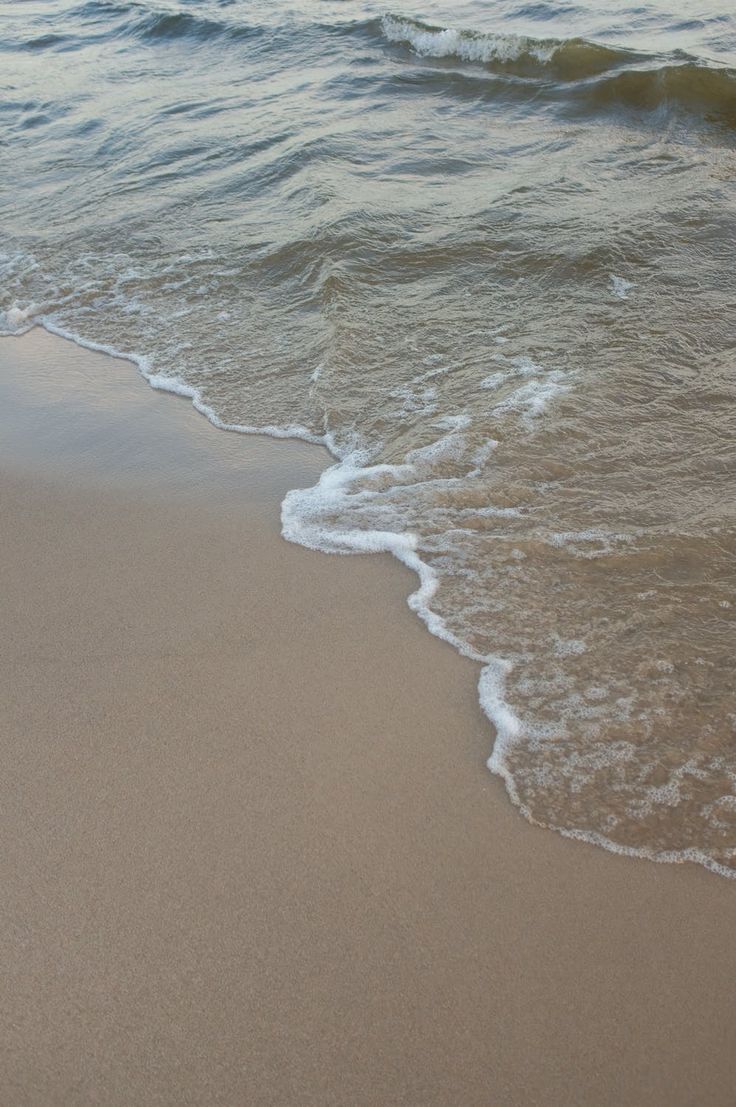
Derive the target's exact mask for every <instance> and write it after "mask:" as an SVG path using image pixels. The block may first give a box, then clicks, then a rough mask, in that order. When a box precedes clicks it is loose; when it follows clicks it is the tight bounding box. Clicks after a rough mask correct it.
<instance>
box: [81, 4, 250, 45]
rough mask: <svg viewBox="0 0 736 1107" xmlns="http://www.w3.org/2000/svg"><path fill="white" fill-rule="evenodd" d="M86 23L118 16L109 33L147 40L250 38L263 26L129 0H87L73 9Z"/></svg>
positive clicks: (210, 14) (113, 18) (107, 20)
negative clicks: (126, 0) (127, 0)
mask: <svg viewBox="0 0 736 1107" xmlns="http://www.w3.org/2000/svg"><path fill="white" fill-rule="evenodd" d="M69 14H70V15H71V16H73V17H75V18H77V19H79V20H80V21H81V22H82V23H88V22H93V23H97V22H100V21H102V20H104V21H106V23H107V24H108V25H109V21H110V20H111V19H112V20H116V21H117V22H116V24H114V25H113V26H108V27H107V28H106V29H107V31H108V33H109V34H111V35H116V36H119V35H120V34H121V33H122V34H125V35H129V36H130V37H132V38H136V39H138V40H143V41H147V40H150V41H166V40H176V39H180V38H191V39H195V40H197V41H202V42H204V41H208V40H210V39H216V38H220V37H227V38H248V37H251V36H252V35H254V34H258V33H259V30H260V28H258V27H255V26H252V25H251V24H248V23H246V22H244V21H243V20H235V19H227V18H222V17H220V16H214V15H213V14H212V13H209V14H204V13H202V12H197V11H172V10H171V9H170V8H161V7H152V6H151V5H150V4H143V3H140V2H136V0H129V2H128V3H125V2H122V3H121V2H120V0H87V2H86V3H84V4H80V5H79V6H78V7H76V8H75V9H73V11H72V12H70V13H69Z"/></svg>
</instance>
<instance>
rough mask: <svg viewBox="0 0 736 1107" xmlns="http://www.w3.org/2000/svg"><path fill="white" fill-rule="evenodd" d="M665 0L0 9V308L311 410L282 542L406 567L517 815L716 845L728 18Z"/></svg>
mask: <svg viewBox="0 0 736 1107" xmlns="http://www.w3.org/2000/svg"><path fill="white" fill-rule="evenodd" d="M678 7H679V5H676V4H675V3H674V0H667V2H666V0H657V2H649V3H646V4H643V5H638V6H630V5H627V4H624V3H613V2H604V0H600V2H595V0H587V3H586V4H581V5H577V4H563V3H561V2H560V3H544V2H542V3H529V4H515V3H511V2H508V0H507V2H503V3H493V4H490V3H480V2H478V0H475V2H467V3H464V2H460V3H452V4H451V3H445V4H442V3H437V2H432V0H426V2H425V3H424V4H423V6H422V8H421V9H416V8H411V9H408V8H406V9H403V8H399V7H396V8H394V9H393V10H392V11H389V10H388V9H387V8H386V7H384V6H383V5H380V4H376V3H365V4H360V3H357V2H353V0H342V2H339V0H324V2H319V0H311V2H309V0H300V2H297V3H293V4H290V5H289V4H284V3H279V2H278V0H272V2H265V0H253V2H245V0H229V2H226V0H222V2H219V3H218V2H215V0H209V2H207V0H204V2H199V0H198V2H187V0H168V2H167V0H158V2H153V0H151V2H149V0H139V2H135V0H130V2H124V0H121V2H114V0H87V2H83V3H69V2H67V0H57V2H45V3H42V2H37V0H26V2H23V3H18V2H15V3H7V2H6V3H0V21H1V24H2V25H1V27H0V30H1V31H2V34H1V35H0V86H1V87H2V101H1V102H0V155H1V160H0V174H1V175H2V180H1V184H2V193H1V195H0V226H1V227H2V243H1V244H0V250H1V251H2V253H1V254H0V309H4V311H5V315H4V320H5V322H4V329H5V330H6V331H18V330H22V329H24V328H25V327H27V326H30V325H32V324H33V323H34V322H41V323H43V324H44V325H46V326H48V327H49V328H50V329H55V330H57V331H60V332H62V333H66V334H69V335H71V336H74V337H76V338H77V339H78V340H80V341H83V342H87V343H93V344H98V345H100V346H103V347H109V348H111V349H114V350H117V351H120V352H122V353H124V354H127V355H129V356H131V357H134V358H135V359H136V360H137V361H138V363H139V365H140V367H141V369H142V370H143V371H144V372H145V373H146V375H147V376H149V378H150V379H151V380H152V383H154V384H157V385H158V386H160V387H172V388H175V389H178V390H180V391H184V392H188V393H189V394H191V395H193V397H194V398H195V400H196V402H197V404H198V406H199V407H200V408H202V409H203V410H205V411H206V412H207V413H208V414H209V415H210V417H211V418H212V419H213V420H214V421H216V422H219V423H223V424H227V425H231V426H237V427H243V428H251V429H253V428H270V430H271V431H272V432H274V433H294V434H301V435H303V436H306V437H312V438H314V439H316V440H319V441H324V442H325V444H326V445H328V447H329V448H330V450H331V451H332V453H333V455H334V456H335V458H336V464H335V466H334V467H333V468H331V469H330V470H328V471H327V473H326V474H325V476H324V477H323V479H322V481H321V482H320V485H319V486H318V487H317V488H315V489H310V490H307V491H300V492H294V493H291V494H290V495H289V496H288V497H287V499H286V501H285V503H284V509H283V521H284V533H285V535H286V536H287V537H288V538H290V539H293V540H295V541H299V542H303V543H304V544H306V545H310V546H314V547H316V548H320V549H325V550H329V551H340V552H351V551H356V550H357V551H362V550H371V549H390V550H392V551H393V552H394V553H396V554H397V556H399V557H400V558H401V559H402V560H403V561H404V562H405V563H407V564H409V565H411V566H412V567H413V568H415V569H416V570H417V572H419V574H420V578H421V580H420V588H419V591H418V592H417V594H416V595H415V596H414V597H413V598H412V600H411V601H410V602H411V603H412V605H413V606H414V607H415V608H416V609H417V611H418V612H419V614H421V615H422V616H423V617H424V618H425V619H426V621H427V622H428V624H429V626H430V629H432V630H433V631H434V632H435V633H438V634H440V635H442V636H443V637H445V638H447V639H449V640H450V641H451V642H453V643H454V644H455V645H456V646H457V647H458V648H459V649H461V650H463V651H464V652H465V653H467V654H469V655H470V656H472V657H474V658H476V659H477V660H478V661H479V663H481V665H482V669H481V679H480V686H479V687H480V695H481V702H482V704H483V706H484V708H485V710H486V711H487V713H488V715H489V718H490V720H491V721H492V722H493V724H494V725H495V727H496V730H497V736H496V741H495V746H494V748H493V754H492V757H491V761H490V765H491V768H493V769H494V771H496V772H499V773H501V774H502V775H503V776H504V778H505V780H506V784H507V787H508V790H509V794H510V796H511V798H512V799H513V800H514V802H515V803H517V804H519V805H520V806H521V808H522V809H523V811H524V812H525V813H526V814H527V816H528V817H530V818H532V819H533V820H535V821H537V822H539V823H542V824H544V825H547V826H551V827H555V828H557V829H559V830H562V831H563V832H565V833H570V834H573V835H576V836H583V837H586V838H588V839H591V840H594V841H598V842H600V843H601V844H604V845H608V846H609V847H610V848H616V849H621V850H624V851H628V852H640V853H644V854H645V855H647V856H653V857H657V858H659V859H665V860H666V859H671V860H678V859H684V858H690V859H693V860H698V861H701V862H702V863H703V864H706V865H708V866H709V867H711V868H716V869H717V870H718V871H720V872H723V873H730V874H732V873H733V872H735V871H736V696H735V695H734V678H733V657H734V646H735V645H736V641H735V639H736V635H735V634H734V629H735V625H736V596H735V595H734V591H735V590H734V582H735V581H736V561H735V559H736V454H735V450H734V440H735V439H734V436H735V433H736V417H735V415H734V412H735V411H736V405H735V401H736V365H735V357H734V349H735V347H736V324H735V321H734V307H735V304H736V273H735V272H734V249H735V247H736V233H735V228H736V192H735V183H736V17H735V15H734V9H733V4H732V3H730V2H728V3H727V2H726V0H717V2H716V3H706V2H705V0H696V2H695V3H694V4H690V5H688V9H687V15H686V16H683V14H682V11H681V10H680V11H678V10H676V9H677V8H678ZM1 321H2V317H0V322H1ZM492 742H493V736H492V733H491V729H490V727H489V748H490V747H491V745H492ZM490 846H491V843H489V847H490Z"/></svg>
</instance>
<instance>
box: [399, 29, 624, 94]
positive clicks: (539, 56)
mask: <svg viewBox="0 0 736 1107" xmlns="http://www.w3.org/2000/svg"><path fill="white" fill-rule="evenodd" d="M381 31H382V33H383V35H384V36H385V37H386V38H387V39H388V40H389V42H396V43H401V44H403V45H406V46H410V47H411V48H412V50H414V51H415V52H416V53H417V54H419V55H420V56H421V57H426V58H457V59H459V60H460V61H465V62H477V63H480V64H481V65H493V66H502V67H504V68H507V69H513V70H515V71H516V72H518V73H519V75H522V76H525V75H529V76H537V75H545V74H547V75H550V74H552V75H554V76H557V77H561V78H562V79H566V80H577V79H580V78H583V77H589V76H593V75H595V74H598V73H603V72H605V71H607V70H610V69H612V68H613V67H614V66H616V65H620V64H625V63H626V62H627V61H628V60H630V59H631V58H632V57H637V56H639V55H635V54H633V53H632V51H627V50H620V49H614V48H613V47H609V46H602V45H599V44H598V43H595V42H588V41H586V40H585V39H581V38H571V39H554V38H549V39H538V38H530V37H529V36H527V35H514V34H502V33H496V34H486V33H481V32H478V31H472V30H457V29H455V28H452V27H435V26H433V25H431V24H429V23H422V22H420V21H419V20H415V19H409V18H408V17H406V16H397V15H386V16H384V17H383V19H382V20H381Z"/></svg>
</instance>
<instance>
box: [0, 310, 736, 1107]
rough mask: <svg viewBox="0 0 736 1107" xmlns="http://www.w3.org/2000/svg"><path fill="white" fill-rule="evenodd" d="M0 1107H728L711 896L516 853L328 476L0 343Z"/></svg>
mask: <svg viewBox="0 0 736 1107" xmlns="http://www.w3.org/2000/svg"><path fill="white" fill-rule="evenodd" d="M0 396H1V397H2V403H0V424H1V433H0V459H1V460H2V472H1V474H0V496H1V497H2V531H1V534H0V550H1V555H0V572H1V574H2V582H3V587H2V624H3V627H4V632H5V633H4V648H3V650H2V657H3V659H2V667H1V678H2V705H1V712H2V716H1V719H0V739H1V741H2V758H3V773H2V784H1V788H2V801H1V808H2V828H3V849H2V854H1V857H2V862H1V873H0V886H1V887H2V897H1V901H0V902H1V904H2V906H1V910H2V925H1V926H0V944H1V947H2V955H1V957H0V965H1V968H2V976H3V981H2V991H3V996H4V1002H3V1003H2V1005H1V1006H0V1041H1V1042H2V1045H1V1046H0V1050H1V1054H2V1057H1V1061H0V1101H1V1102H2V1103H4V1104H8V1105H9V1107H11V1105H12V1107H51V1105H59V1107H62V1105H63V1107H91V1105H93V1104H94V1105H101V1107H102V1105H104V1107H131V1105H138V1107H148V1105H154V1104H155V1105H165V1107H183V1105H185V1104H192V1105H197V1107H203V1105H210V1104H212V1105H215V1104H221V1105H227V1107H235V1105H245V1104H248V1105H259V1107H260V1105H267V1104H272V1105H291V1104H294V1105H299V1104H304V1105H306V1104H309V1105H318V1107H328V1105H335V1107H345V1105H348V1104H350V1105H352V1104H356V1105H361V1107H362V1105H365V1107H373V1105H375V1107H379V1105H381V1107H382V1105H386V1107H393V1105H400V1104H401V1105H411V1107H433V1105H438V1107H465V1105H467V1107H470V1105H473V1107H475V1105H477V1107H485V1105H488V1107H491V1105H492V1107H511V1105H519V1107H531V1105H535V1104H539V1105H540V1107H542V1105H543V1107H572V1105H576V1104H579V1105H581V1107H582V1105H585V1107H604V1105H611V1107H613V1105H619V1104H620V1105H627V1107H639V1105H641V1107H645V1105H646V1107H660V1105H661V1107H685V1105H692V1107H696V1105H697V1107H731V1105H732V1104H733V1102H734V1099H735V1098H736V1025H735V1023H734V1018H733V1015H734V1006H735V1002H736V994H735V991H736V989H735V985H734V981H736V944H735V943H734V938H733V934H734V928H735V926H736V898H735V893H736V886H735V885H734V884H733V882H730V881H727V880H725V879H721V878H719V877H716V876H714V875H712V874H709V873H707V872H705V871H704V870H702V869H699V868H696V867H695V866H691V865H683V866H665V865H655V864H652V863H648V862H643V861H635V860H631V859H625V858H621V857H618V856H614V855H612V854H607V853H605V852H603V851H602V850H599V849H596V848H594V847H592V846H588V845H583V844H578V843H575V842H572V841H569V840H564V839H563V838H561V837H559V836H558V835H556V834H554V833H551V832H547V831H543V830H540V829H537V828H535V827H532V826H531V825H529V824H527V823H526V822H525V821H524V820H523V819H522V818H521V817H520V816H519V815H518V814H517V813H516V811H515V810H514V809H513V808H512V806H511V805H510V803H509V801H508V799H507V797H506V794H505V792H504V789H503V786H502V784H501V783H500V781H499V780H498V779H496V778H494V777H492V776H491V775H490V774H489V773H488V772H487V770H486V768H485V759H486V757H487V755H488V753H489V751H490V746H491V743H492V733H491V731H490V728H489V725H488V722H487V720H486V719H485V717H484V716H483V715H482V713H481V711H480V709H479V707H478V703H477V691H476V683H477V667H476V666H475V665H474V664H472V663H471V662H469V661H466V660H464V659H463V658H461V657H460V656H459V655H457V654H456V653H455V652H454V651H453V650H452V649H451V648H450V647H449V646H447V645H446V644H444V643H442V642H440V641H438V640H437V639H434V638H432V637H431V636H430V635H429V633H428V632H427V631H426V629H425V628H424V626H423V625H422V624H421V623H420V622H419V621H418V620H417V619H416V617H415V616H414V615H413V614H412V613H411V612H410V611H409V610H408V608H407V607H406V603H405V599H406V596H407V594H408V593H409V592H410V591H411V590H412V589H413V587H414V578H413V577H412V575H411V574H410V573H409V572H408V571H407V570H405V569H403V568H402V567H401V566H400V565H399V564H398V563H397V562H395V561H393V560H392V559H390V558H389V557H388V556H387V555H380V556H365V557H328V556H325V555H322V554H317V553H311V552H309V551H306V550H304V549H302V548H300V547H297V546H294V545H290V544H289V543H287V542H285V541H284V540H283V539H282V538H281V537H280V533H279V505H280V501H281V499H282V497H283V495H284V494H285V493H286V491H287V490H288V489H289V488H293V487H297V486H300V485H307V484H311V483H313V482H314V480H315V479H316V477H317V475H318V473H319V472H320V470H321V469H322V468H323V467H324V466H325V465H326V464H328V462H329V459H328V458H327V455H326V454H325V453H324V452H323V451H322V450H321V449H319V448H317V447H309V446H306V445H304V444H301V443H298V442H289V441H285V442H276V441H273V440H268V439H261V438H250V437H243V436H238V435H234V434H226V433H223V432H220V431H216V430H215V429H213V428H212V427H211V426H210V425H209V424H208V423H207V422H206V420H205V419H204V418H203V417H202V416H200V415H198V414H197V413H196V412H195V411H194V410H193V409H192V408H191V406H190V405H189V404H188V403H187V402H185V401H184V400H181V399H176V398H174V397H171V396H166V395H163V394H160V393H156V392H154V391H153V390H151V389H150V388H149V387H148V386H147V385H146V384H145V383H144V382H143V381H142V380H141V378H140V377H139V376H138V375H137V374H136V372H135V370H134V367H133V366H132V365H131V364H129V363H127V362H124V361H117V360H113V359H111V358H104V357H103V356H102V355H99V354H94V353H91V352H89V351H84V350H81V349H79V348H78V347H76V346H74V345H72V344H71V343H68V342H65V341H63V340H61V339H58V338H54V337H51V336H50V335H48V334H46V333H45V332H43V331H41V330H39V329H36V330H34V331H33V332H31V333H30V334H28V335H26V336H24V337H21V338H5V339H2V340H0Z"/></svg>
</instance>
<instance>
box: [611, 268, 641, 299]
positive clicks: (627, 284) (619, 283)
mask: <svg viewBox="0 0 736 1107" xmlns="http://www.w3.org/2000/svg"><path fill="white" fill-rule="evenodd" d="M610 288H611V292H612V293H613V295H614V296H617V297H618V298H619V300H628V298H629V293H630V292H631V289H632V288H636V285H635V283H634V282H633V281H627V280H624V278H623V277H617V276H616V275H615V273H611V276H610Z"/></svg>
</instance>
